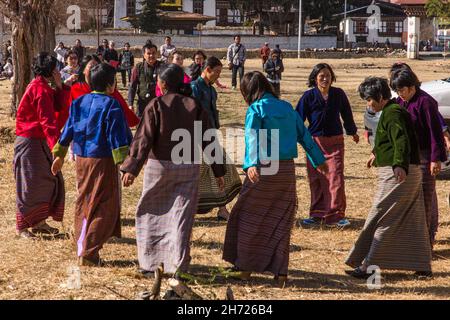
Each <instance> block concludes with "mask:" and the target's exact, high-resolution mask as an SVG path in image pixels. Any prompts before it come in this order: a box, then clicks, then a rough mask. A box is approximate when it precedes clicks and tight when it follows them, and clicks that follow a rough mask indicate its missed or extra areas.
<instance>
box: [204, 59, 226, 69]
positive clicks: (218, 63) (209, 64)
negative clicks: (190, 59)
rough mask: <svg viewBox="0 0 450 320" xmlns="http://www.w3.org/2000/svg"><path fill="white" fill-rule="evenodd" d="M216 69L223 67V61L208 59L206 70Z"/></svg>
mask: <svg viewBox="0 0 450 320" xmlns="http://www.w3.org/2000/svg"><path fill="white" fill-rule="evenodd" d="M208 67H209V68H210V69H214V68H215V67H223V63H222V61H220V60H219V59H218V58H216V57H214V56H212V57H209V58H208V59H206V62H205V69H206V68H208Z"/></svg>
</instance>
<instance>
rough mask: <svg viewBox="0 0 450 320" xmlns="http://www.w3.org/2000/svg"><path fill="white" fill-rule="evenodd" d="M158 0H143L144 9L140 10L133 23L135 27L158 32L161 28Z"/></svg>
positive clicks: (149, 31)
mask: <svg viewBox="0 0 450 320" xmlns="http://www.w3.org/2000/svg"><path fill="white" fill-rule="evenodd" d="M159 3H160V1H158V0H142V1H141V4H142V11H141V12H139V13H138V14H137V15H136V17H135V19H133V21H131V25H132V26H133V28H135V29H141V30H142V31H144V32H148V33H157V32H158V31H159V29H160V28H161V21H160V19H159V16H158V10H157V6H158V5H159Z"/></svg>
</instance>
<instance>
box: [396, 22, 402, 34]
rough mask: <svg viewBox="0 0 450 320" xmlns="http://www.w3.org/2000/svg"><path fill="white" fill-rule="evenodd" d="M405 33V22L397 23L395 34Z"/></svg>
mask: <svg viewBox="0 0 450 320" xmlns="http://www.w3.org/2000/svg"><path fill="white" fill-rule="evenodd" d="M402 32H403V21H395V33H402Z"/></svg>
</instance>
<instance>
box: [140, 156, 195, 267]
mask: <svg viewBox="0 0 450 320" xmlns="http://www.w3.org/2000/svg"><path fill="white" fill-rule="evenodd" d="M199 174H200V166H199V165H195V164H182V165H175V164H173V163H172V162H171V161H158V160H151V159H149V160H148V162H147V165H146V167H145V174H144V188H143V191H142V196H141V199H140V201H139V204H138V207H137V212H136V239H137V247H138V259H139V266H140V267H141V268H142V269H144V270H147V271H155V270H156V269H157V268H158V266H159V265H160V264H161V263H164V270H165V272H167V273H169V274H170V273H175V272H176V271H177V270H180V271H183V272H185V271H187V268H188V267H189V263H190V260H191V256H190V239H191V233H192V227H193V224H194V215H195V211H196V210H197V202H198V181H199Z"/></svg>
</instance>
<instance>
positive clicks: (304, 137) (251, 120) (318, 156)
mask: <svg viewBox="0 0 450 320" xmlns="http://www.w3.org/2000/svg"><path fill="white" fill-rule="evenodd" d="M264 129H266V130H264ZM274 130H277V131H274ZM264 132H266V133H264ZM276 135H278V137H279V139H277V138H276ZM297 143H300V144H301V145H302V147H303V149H305V151H306V155H307V156H308V159H309V160H310V161H311V163H312V165H313V166H314V168H316V167H317V166H319V165H321V164H323V163H324V162H325V160H326V159H325V157H324V156H323V153H322V151H321V150H320V149H319V147H318V146H317V144H316V143H315V142H314V140H313V139H312V137H311V134H310V133H309V131H308V130H307V129H306V127H305V125H304V124H303V121H302V120H301V119H300V116H299V115H298V113H297V112H295V110H294V108H293V107H292V105H291V104H290V103H289V102H286V101H283V100H280V99H277V98H275V97H274V96H273V95H271V94H269V93H266V94H265V95H264V96H263V97H262V98H261V99H260V100H258V101H256V102H254V103H253V104H252V105H251V106H250V107H249V108H248V110H247V115H246V119H245V160H244V170H247V169H248V168H250V167H255V166H260V165H261V161H263V162H264V161H267V160H269V159H271V160H292V159H295V158H297V157H298V149H297ZM276 148H278V154H275V155H272V149H275V151H274V152H276Z"/></svg>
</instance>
